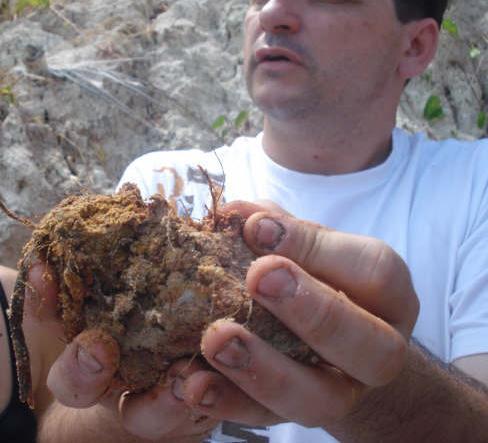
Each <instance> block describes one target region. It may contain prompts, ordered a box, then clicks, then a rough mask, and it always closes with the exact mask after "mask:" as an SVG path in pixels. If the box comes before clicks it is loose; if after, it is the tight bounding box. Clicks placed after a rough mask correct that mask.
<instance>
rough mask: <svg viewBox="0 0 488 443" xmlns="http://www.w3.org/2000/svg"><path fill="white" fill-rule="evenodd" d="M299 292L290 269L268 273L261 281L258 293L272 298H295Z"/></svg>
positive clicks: (279, 269)
mask: <svg viewBox="0 0 488 443" xmlns="http://www.w3.org/2000/svg"><path fill="white" fill-rule="evenodd" d="M296 290H297V281H296V280H295V277H294V276H293V275H292V274H291V272H290V271H288V269H285V268H278V269H274V270H273V271H271V272H268V273H267V274H266V275H265V276H264V277H262V278H261V280H259V283H258V286H257V291H258V293H259V294H260V295H264V296H266V297H271V298H280V297H293V296H294V295H295V293H296Z"/></svg>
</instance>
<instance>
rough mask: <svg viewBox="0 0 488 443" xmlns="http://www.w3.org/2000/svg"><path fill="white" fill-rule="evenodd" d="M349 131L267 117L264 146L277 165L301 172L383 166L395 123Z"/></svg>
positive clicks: (333, 172)
mask: <svg viewBox="0 0 488 443" xmlns="http://www.w3.org/2000/svg"><path fill="white" fill-rule="evenodd" d="M363 126H364V125H361V124H359V123H358V124H356V125H353V127H350V128H341V127H340V126H339V125H335V124H332V125H329V126H328V127H327V125H326V124H325V123H324V122H317V123H315V124H311V123H310V122H304V121H294V122H290V121H287V122H282V121H281V122H280V121H276V120H272V119H270V118H265V123H264V136H263V147H264V150H265V152H266V154H267V155H268V156H269V157H270V158H271V159H272V160H273V161H275V162H276V163H278V164H280V165H282V166H284V167H286V168H289V169H292V170H295V171H299V172H305V173H311V174H324V175H336V174H347V173H352V172H358V171H362V170H365V169H368V168H371V167H374V166H377V165H379V164H381V163H383V162H384V161H385V160H386V159H387V157H388V155H389V154H390V152H391V147H392V138H391V137H392V130H393V127H394V121H392V122H381V125H380V127H379V128H378V127H376V128H374V130H373V128H370V130H368V129H365V128H363Z"/></svg>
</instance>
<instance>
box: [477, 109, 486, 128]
mask: <svg viewBox="0 0 488 443" xmlns="http://www.w3.org/2000/svg"><path fill="white" fill-rule="evenodd" d="M486 123H488V114H486V112H484V111H480V113H479V114H478V128H480V129H485V128H486Z"/></svg>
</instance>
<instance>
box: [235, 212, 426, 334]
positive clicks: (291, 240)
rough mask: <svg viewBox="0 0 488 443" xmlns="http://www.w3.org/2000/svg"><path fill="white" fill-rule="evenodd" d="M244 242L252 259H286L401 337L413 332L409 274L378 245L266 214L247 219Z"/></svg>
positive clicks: (414, 302)
mask: <svg viewBox="0 0 488 443" xmlns="http://www.w3.org/2000/svg"><path fill="white" fill-rule="evenodd" d="M244 237H245V240H246V242H247V243H248V245H249V246H250V247H251V248H252V249H253V250H254V251H255V252H256V253H258V254H260V255H265V254H271V253H273V254H277V255H281V256H284V257H288V258H289V259H291V260H292V261H294V262H295V263H297V264H298V265H300V266H301V267H302V268H303V269H305V270H306V271H307V272H308V273H310V274H312V275H314V276H315V277H317V278H318V279H319V280H321V281H325V282H327V283H329V284H330V285H331V286H333V287H334V288H335V289H337V290H340V291H343V292H345V293H346V294H347V296H348V297H350V298H351V299H352V300H353V301H355V302H356V303H358V304H359V305H360V306H362V307H364V308H365V309H367V310H368V311H370V312H372V313H374V314H376V315H379V316H380V317H382V318H384V319H385V320H387V321H388V322H389V323H392V324H394V325H396V326H399V327H401V328H402V332H404V333H405V334H410V332H411V330H412V329H413V326H414V324H415V321H416V318H417V314H418V300H417V297H416V295H415V292H414V290H413V286H412V283H411V279H410V273H409V271H408V269H407V267H406V265H405V263H404V262H403V260H402V259H401V258H400V257H399V256H398V255H397V254H396V253H395V252H394V251H393V249H391V248H390V247H388V246H387V245H386V244H385V243H383V242H381V241H380V240H377V239H374V238H370V237H363V236H357V235H352V234H346V233H342V232H338V231H333V230H331V229H328V228H325V227H323V226H320V225H318V224H314V223H310V222H306V221H301V220H297V219H295V218H292V217H289V216H286V215H276V214H269V213H254V214H253V215H251V216H250V217H249V219H248V220H247V222H246V224H245V226H244Z"/></svg>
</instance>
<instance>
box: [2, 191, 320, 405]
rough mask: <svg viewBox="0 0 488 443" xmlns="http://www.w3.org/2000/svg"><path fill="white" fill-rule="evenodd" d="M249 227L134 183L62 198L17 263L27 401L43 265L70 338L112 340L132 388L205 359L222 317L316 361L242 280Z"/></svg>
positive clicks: (17, 328)
mask: <svg viewBox="0 0 488 443" xmlns="http://www.w3.org/2000/svg"><path fill="white" fill-rule="evenodd" d="M214 209H215V208H214ZM22 221H23V222H24V223H25V220H22ZM243 223H244V220H243V219H242V217H241V216H240V215H238V214H235V213H234V214H232V213H231V214H218V213H217V212H216V211H215V210H214V211H213V213H211V214H210V215H209V216H208V217H207V218H205V219H204V220H203V221H201V222H196V221H193V220H191V219H190V218H188V217H179V216H177V215H176V213H175V211H174V209H173V207H172V206H170V205H169V204H168V203H167V202H166V200H164V198H162V197H160V196H157V195H156V196H154V197H153V198H152V199H151V201H150V202H149V203H145V202H144V201H143V200H142V198H141V196H140V193H139V191H138V189H137V187H136V186H134V185H125V186H124V187H123V188H122V189H121V190H120V192H118V193H117V194H115V195H113V196H103V195H84V196H71V197H68V198H67V199H65V200H63V201H62V202H61V203H60V204H59V205H58V206H56V207H55V208H54V209H53V210H52V211H50V212H49V213H48V214H47V215H46V216H45V217H44V218H43V219H42V220H41V221H40V223H39V224H37V225H36V226H35V228H34V231H33V234H32V237H31V239H30V241H29V242H28V243H27V244H26V245H25V247H24V250H23V257H22V259H21V261H20V262H19V276H18V279H17V283H16V286H15V291H14V295H13V300H12V307H11V310H10V324H11V331H12V339H13V343H14V349H15V354H16V358H17V375H18V379H19V385H20V398H21V400H22V401H24V402H25V401H27V402H29V403H30V404H31V405H32V394H31V390H32V387H31V377H30V364H29V354H28V350H27V347H26V344H25V339H24V335H23V331H22V317H23V306H24V298H25V288H26V278H27V273H28V270H29V268H30V266H31V265H32V263H34V262H35V261H37V260H39V259H40V260H43V261H45V262H47V263H48V264H49V265H50V267H51V268H52V270H53V271H54V274H55V275H54V277H55V279H56V280H57V283H58V286H59V295H58V297H59V300H58V302H59V303H58V305H59V310H60V312H59V314H60V318H61V319H62V323H63V326H64V332H65V337H64V339H65V340H67V341H68V342H69V341H71V340H73V338H74V337H75V336H76V335H77V334H79V333H80V332H82V331H84V330H87V329H90V330H94V331H104V332H105V333H108V334H109V335H110V336H112V337H113V338H114V339H115V340H116V341H117V343H118V345H119V348H120V355H119V356H117V359H118V371H117V373H116V380H117V382H118V383H120V384H121V386H122V387H124V388H126V389H127V390H131V391H134V392H137V391H143V390H145V389H148V388H150V387H151V386H153V385H155V384H156V383H158V382H159V381H160V380H161V379H162V377H163V376H164V374H165V371H166V370H167V368H168V366H169V365H170V364H171V362H173V361H174V360H176V359H179V358H181V357H189V356H190V357H191V356H195V355H198V354H199V352H200V339H201V336H202V332H203V331H204V330H205V329H206V328H207V326H208V325H209V324H210V323H211V322H213V321H214V320H217V319H220V318H233V319H234V320H235V321H237V322H239V323H241V324H245V325H246V326H247V327H248V328H249V329H250V330H251V331H253V332H254V333H256V334H258V335H259V336H260V337H261V338H263V339H265V340H266V341H268V342H270V343H271V344H272V345H273V346H274V347H275V348H277V349H278V350H280V351H282V352H284V353H286V354H288V355H290V356H291V357H293V358H296V359H299V360H308V359H310V358H311V351H310V349H309V348H308V347H307V346H305V345H304V344H303V343H302V342H300V341H299V340H298V339H297V338H296V337H295V336H294V335H293V334H292V333H290V332H289V331H288V330H287V329H286V328H285V327H284V326H283V325H282V324H281V323H279V322H278V321H277V320H276V319H275V318H274V317H273V316H271V315H270V314H269V313H268V312H267V311H266V310H264V309H262V308H261V307H260V306H259V305H258V304H256V303H254V304H253V303H252V300H251V299H250V297H249V294H248V292H247V290H246V287H245V283H244V281H245V275H246V272H247V269H248V267H249V265H250V263H251V261H252V260H254V259H255V256H254V255H253V253H252V252H251V251H250V250H249V249H248V248H247V247H246V245H245V243H244V241H243V240H242V227H243Z"/></svg>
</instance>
